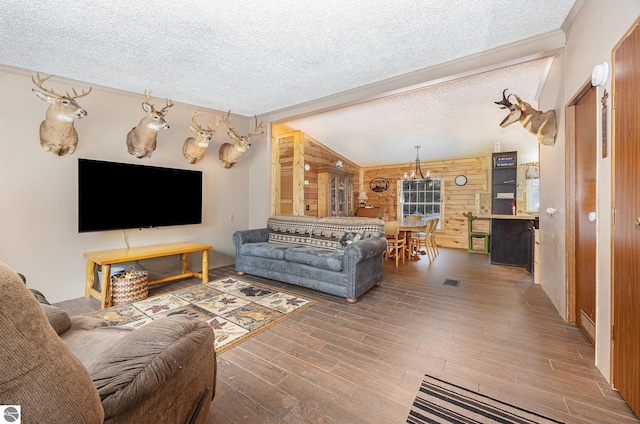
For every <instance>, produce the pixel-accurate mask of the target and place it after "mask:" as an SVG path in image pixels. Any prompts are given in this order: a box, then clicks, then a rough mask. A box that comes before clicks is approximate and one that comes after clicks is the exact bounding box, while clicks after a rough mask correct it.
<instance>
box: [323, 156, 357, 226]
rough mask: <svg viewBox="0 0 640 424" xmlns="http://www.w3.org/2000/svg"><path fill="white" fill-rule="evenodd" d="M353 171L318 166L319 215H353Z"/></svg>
mask: <svg viewBox="0 0 640 424" xmlns="http://www.w3.org/2000/svg"><path fill="white" fill-rule="evenodd" d="M354 175H355V174H354V173H353V172H349V171H345V170H344V169H341V168H336V167H331V166H329V167H324V168H318V216H319V217H323V216H353V213H354V208H353V205H354V203H355V201H354V194H353V176H354Z"/></svg>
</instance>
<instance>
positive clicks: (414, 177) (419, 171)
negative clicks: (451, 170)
mask: <svg viewBox="0 0 640 424" xmlns="http://www.w3.org/2000/svg"><path fill="white" fill-rule="evenodd" d="M419 150H420V146H416V169H415V170H413V171H411V177H409V176H408V175H407V173H406V172H405V173H404V179H405V180H410V181H417V180H426V181H430V180H431V172H429V171H428V170H427V176H426V177H425V176H424V174H423V173H422V169H421V168H420V154H419ZM418 175H420V178H418Z"/></svg>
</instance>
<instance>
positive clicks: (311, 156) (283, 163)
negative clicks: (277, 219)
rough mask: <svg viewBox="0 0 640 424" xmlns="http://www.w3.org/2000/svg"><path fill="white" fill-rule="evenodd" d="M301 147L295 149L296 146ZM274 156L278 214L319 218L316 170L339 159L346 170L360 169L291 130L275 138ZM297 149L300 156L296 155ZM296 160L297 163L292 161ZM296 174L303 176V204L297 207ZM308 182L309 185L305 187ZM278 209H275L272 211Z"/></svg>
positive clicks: (300, 133) (303, 135) (305, 136)
mask: <svg viewBox="0 0 640 424" xmlns="http://www.w3.org/2000/svg"><path fill="white" fill-rule="evenodd" d="M297 143H300V144H301V146H300V147H298V148H297V149H296V144H297ZM276 146H277V151H278V153H277V156H278V158H277V159H276V163H277V164H278V166H279V167H280V187H279V193H280V196H279V198H280V208H279V213H284V214H296V215H309V216H318V168H321V167H324V166H335V164H336V162H337V161H338V160H341V161H342V166H343V168H344V169H345V170H347V171H351V172H354V173H355V174H356V175H358V173H359V172H360V167H359V166H358V165H356V164H355V163H354V162H352V161H350V160H349V159H347V158H345V157H343V156H341V155H339V154H337V153H336V152H334V151H333V150H331V149H329V148H327V147H325V146H323V145H322V144H321V143H319V142H318V141H317V140H314V139H313V138H312V137H310V136H309V135H307V134H305V133H303V132H301V131H293V132H290V133H285V134H282V135H279V136H277V137H276ZM296 150H300V151H301V153H298V154H297V153H296ZM296 157H298V158H299V160H298V161H296V160H295V158H296ZM305 164H308V165H309V167H310V169H309V171H305V170H304V165H305ZM296 173H303V177H302V180H303V183H302V186H303V195H302V196H301V197H302V198H303V201H301V202H300V205H299V207H296V199H295V195H294V190H295V185H296V184H295V183H294V176H295V175H296ZM304 181H308V182H309V184H304ZM357 185H358V184H357V181H354V186H355V188H354V190H355V191H356V192H355V193H354V194H353V195H354V202H356V200H355V198H356V197H357ZM272 209H274V210H276V211H277V210H278V208H277V207H276V208H273V207H272Z"/></svg>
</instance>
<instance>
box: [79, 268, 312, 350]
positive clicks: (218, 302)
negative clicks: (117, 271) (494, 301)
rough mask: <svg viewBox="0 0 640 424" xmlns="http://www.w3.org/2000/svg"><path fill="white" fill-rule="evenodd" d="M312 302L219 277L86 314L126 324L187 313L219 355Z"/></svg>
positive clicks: (147, 321)
mask: <svg viewBox="0 0 640 424" xmlns="http://www.w3.org/2000/svg"><path fill="white" fill-rule="evenodd" d="M314 303H315V301H314V300H309V299H305V298H303V297H300V296H297V295H293V294H289V293H285V292H283V291H276V290H274V289H273V288H269V287H264V286H260V285H258V284H255V283H247V282H245V281H240V280H237V279H235V278H225V279H221V280H217V281H212V282H209V283H207V284H197V285H194V286H191V287H187V288H184V289H180V290H176V291H174V292H170V293H166V294H161V295H158V296H154V297H150V298H148V299H145V300H141V301H139V302H134V303H131V304H129V305H123V306H114V307H112V308H108V309H103V310H100V311H95V312H91V313H89V314H87V315H89V316H93V317H98V318H102V319H105V320H107V321H110V322H112V323H113V324H114V325H126V326H129V327H140V326H142V325H145V324H147V323H149V322H151V321H152V320H154V319H158V318H160V317H165V316H171V315H191V316H193V317H196V318H198V319H202V320H204V321H205V322H207V323H208V324H209V325H210V326H211V328H213V330H214V333H215V346H216V352H217V353H221V352H223V351H224V350H226V349H229V348H230V347H232V346H234V345H236V344H238V343H240V342H241V341H243V340H246V339H247V338H249V337H251V336H254V335H255V334H258V333H259V332H260V331H263V330H266V329H267V328H269V327H271V326H273V325H274V324H277V323H278V322H280V321H282V320H284V319H286V318H289V317H291V316H292V315H294V314H296V313H298V312H300V311H302V310H304V309H305V308H307V307H309V306H311V305H312V304H314Z"/></svg>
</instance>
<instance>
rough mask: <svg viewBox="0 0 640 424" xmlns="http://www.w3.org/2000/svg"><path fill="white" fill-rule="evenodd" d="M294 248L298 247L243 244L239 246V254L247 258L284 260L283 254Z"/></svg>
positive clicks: (294, 245)
mask: <svg viewBox="0 0 640 424" xmlns="http://www.w3.org/2000/svg"><path fill="white" fill-rule="evenodd" d="M296 246H298V245H297V244H285V243H272V242H260V243H245V244H243V245H242V246H240V253H242V254H243V255H247V256H258V257H261V258H269V259H279V260H284V252H285V251H286V250H287V249H289V248H290V247H296Z"/></svg>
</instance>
